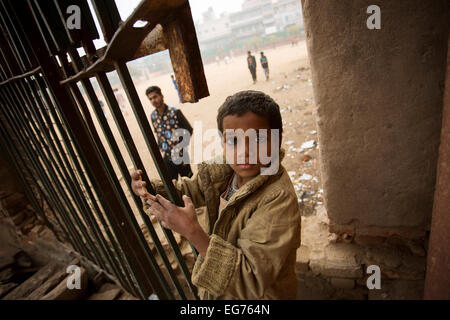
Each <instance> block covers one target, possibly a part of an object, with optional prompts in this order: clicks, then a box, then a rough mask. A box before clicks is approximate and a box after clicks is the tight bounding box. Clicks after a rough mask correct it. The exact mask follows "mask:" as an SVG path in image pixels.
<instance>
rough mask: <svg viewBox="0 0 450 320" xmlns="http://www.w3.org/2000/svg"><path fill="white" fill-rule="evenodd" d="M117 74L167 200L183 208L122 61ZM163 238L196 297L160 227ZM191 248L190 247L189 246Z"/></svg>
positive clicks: (183, 266)
mask: <svg viewBox="0 0 450 320" xmlns="http://www.w3.org/2000/svg"><path fill="white" fill-rule="evenodd" d="M115 66H116V70H117V74H118V75H119V78H120V81H121V83H122V86H123V88H124V89H125V92H126V93H127V97H128V100H129V102H130V104H131V108H132V109H133V112H134V114H135V117H136V120H137V122H138V124H139V127H140V129H141V131H142V134H143V136H144V140H145V142H146V144H147V147H148V148H149V150H150V153H151V156H152V158H153V162H154V163H155V164H156V168H157V170H158V173H159V176H160V177H161V180H162V182H163V183H164V188H165V189H166V191H167V193H168V195H169V199H170V200H171V201H172V202H173V203H174V204H175V205H177V206H183V205H184V204H183V202H182V200H181V197H180V196H179V194H178V192H177V190H176V189H175V186H174V185H173V183H172V181H171V180H170V178H169V177H170V175H169V172H168V169H167V167H166V165H165V163H164V161H163V159H162V157H161V153H160V151H159V147H158V144H157V143H156V140H155V137H154V135H153V132H152V130H151V128H150V124H149V122H148V121H147V119H146V116H145V112H144V108H143V107H142V104H141V101H140V99H139V96H138V94H137V92H136V88H135V87H134V85H133V80H132V79H131V76H130V73H129V71H128V68H127V66H126V64H125V62H123V61H117V62H115ZM162 229H163V231H164V234H165V236H166V237H167V238H168V240H169V243H171V244H175V245H173V246H172V249H173V250H174V253H175V257H176V259H177V261H178V264H179V265H180V267H181V271H182V272H183V274H184V276H185V278H186V281H187V283H188V286H189V289H190V291H191V293H192V294H193V295H194V296H195V297H197V293H196V289H195V287H194V286H193V284H192V282H191V275H190V272H189V270H188V268H187V267H186V264H185V263H184V261H183V256H182V255H181V252H180V249H179V248H178V246H177V245H176V241H175V238H174V236H173V234H172V231H170V230H168V229H166V228H164V227H162ZM191 247H192V245H191ZM192 251H193V253H194V256H195V257H196V256H197V252H196V250H195V248H194V247H192Z"/></svg>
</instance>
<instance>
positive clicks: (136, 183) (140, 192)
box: [131, 170, 153, 199]
mask: <svg viewBox="0 0 450 320" xmlns="http://www.w3.org/2000/svg"><path fill="white" fill-rule="evenodd" d="M141 175H142V170H137V171H134V172H133V173H132V174H131V189H132V190H133V192H134V194H135V195H137V196H139V197H141V198H145V199H148V198H152V197H153V196H152V195H151V194H150V193H148V191H147V188H146V187H147V183H146V182H145V181H142V177H141Z"/></svg>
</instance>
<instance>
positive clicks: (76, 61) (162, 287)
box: [69, 49, 173, 298]
mask: <svg viewBox="0 0 450 320" xmlns="http://www.w3.org/2000/svg"><path fill="white" fill-rule="evenodd" d="M69 54H70V57H71V58H72V62H73V66H74V69H75V70H79V69H80V68H81V67H82V66H81V59H80V58H79V56H78V53H77V52H76V51H75V50H73V49H69ZM81 82H82V85H83V88H84V90H85V91H86V93H87V96H88V98H89V101H90V103H91V105H92V106H93V107H94V110H95V112H96V114H97V118H98V120H99V121H100V124H101V127H102V130H103V131H104V133H105V136H106V138H107V142H108V144H109V146H110V148H111V149H112V151H113V152H112V153H113V155H114V157H115V160H116V162H117V163H118V165H119V169H120V170H121V173H122V176H124V177H126V176H127V175H128V176H129V172H128V169H127V167H126V164H125V162H124V160H123V158H122V157H121V154H120V150H119V148H118V146H117V144H116V142H115V139H114V137H113V135H112V132H111V131H110V129H109V126H108V124H107V123H105V120H106V119H104V117H103V111H102V110H101V107H100V104H99V101H98V99H97V96H96V94H95V92H94V89H93V87H92V84H91V82H90V81H89V80H87V79H83V80H82V81H81ZM70 88H71V90H72V93H73V94H74V96H75V98H76V100H77V101H78V105H79V106H80V107H81V110H82V112H83V114H84V118H85V121H86V123H87V126H88V128H89V129H90V133H91V136H92V138H93V139H94V141H95V142H96V146H97V148H98V151H99V152H100V154H101V155H102V158H103V160H104V164H105V166H106V167H107V168H108V169H107V170H108V173H109V175H110V177H111V179H112V180H113V181H114V183H115V185H116V188H117V190H118V192H119V195H120V198H121V200H122V203H123V205H124V206H125V208H126V209H127V212H130V214H129V215H128V218H129V219H130V221H131V224H132V225H133V227H134V230H135V232H136V234H137V236H138V238H139V239H140V242H141V244H142V245H143V248H144V250H145V252H146V256H145V257H146V258H147V259H148V261H149V263H150V267H151V268H152V270H153V273H154V274H156V276H157V278H154V277H153V274H149V277H150V279H151V281H152V283H153V287H154V288H155V286H156V288H155V290H156V292H158V294H159V295H160V296H162V298H165V297H169V298H172V297H173V296H172V293H171V292H170V291H168V290H167V289H166V288H167V286H168V285H167V282H166V280H165V278H164V276H163V275H162V272H161V270H160V268H159V266H158V264H157V262H156V260H155V259H154V257H153V255H152V254H151V251H150V248H149V247H148V243H147V241H146V240H145V238H144V236H143V234H142V232H141V230H140V228H139V225H138V224H137V221H136V218H135V217H134V214H133V212H132V210H131V207H130V206H129V203H128V200H127V198H126V196H125V194H124V193H123V189H122V187H121V186H120V183H119V181H118V180H117V177H116V174H115V171H114V169H113V168H112V166H111V164H110V162H109V161H108V160H109V158H108V155H107V153H106V150H104V148H103V145H102V143H101V141H100V138H99V136H98V134H97V132H96V129H95V125H94V123H93V121H92V118H91V115H90V112H89V110H88V108H87V105H86V103H85V101H84V99H83V97H82V96H81V93H80V92H79V89H78V87H77V86H76V85H75V84H70ZM107 159H108V160H107ZM130 180H131V179H130ZM158 282H159V283H158ZM162 292H164V294H163V293H162Z"/></svg>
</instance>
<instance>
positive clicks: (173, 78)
mask: <svg viewBox="0 0 450 320" xmlns="http://www.w3.org/2000/svg"><path fill="white" fill-rule="evenodd" d="M170 77H171V78H172V83H173V86H174V87H175V90H177V93H178V99H179V100H180V103H182V102H183V100H182V99H181V94H180V91H179V90H178V85H177V80H175V77H174V76H173V74H171V75H170Z"/></svg>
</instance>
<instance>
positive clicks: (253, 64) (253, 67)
mask: <svg viewBox="0 0 450 320" xmlns="http://www.w3.org/2000/svg"><path fill="white" fill-rule="evenodd" d="M247 54H248V56H247V65H248V69H249V70H250V73H251V74H252V78H253V84H255V83H256V59H255V56H252V53H251V52H250V51H248V52H247Z"/></svg>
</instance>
